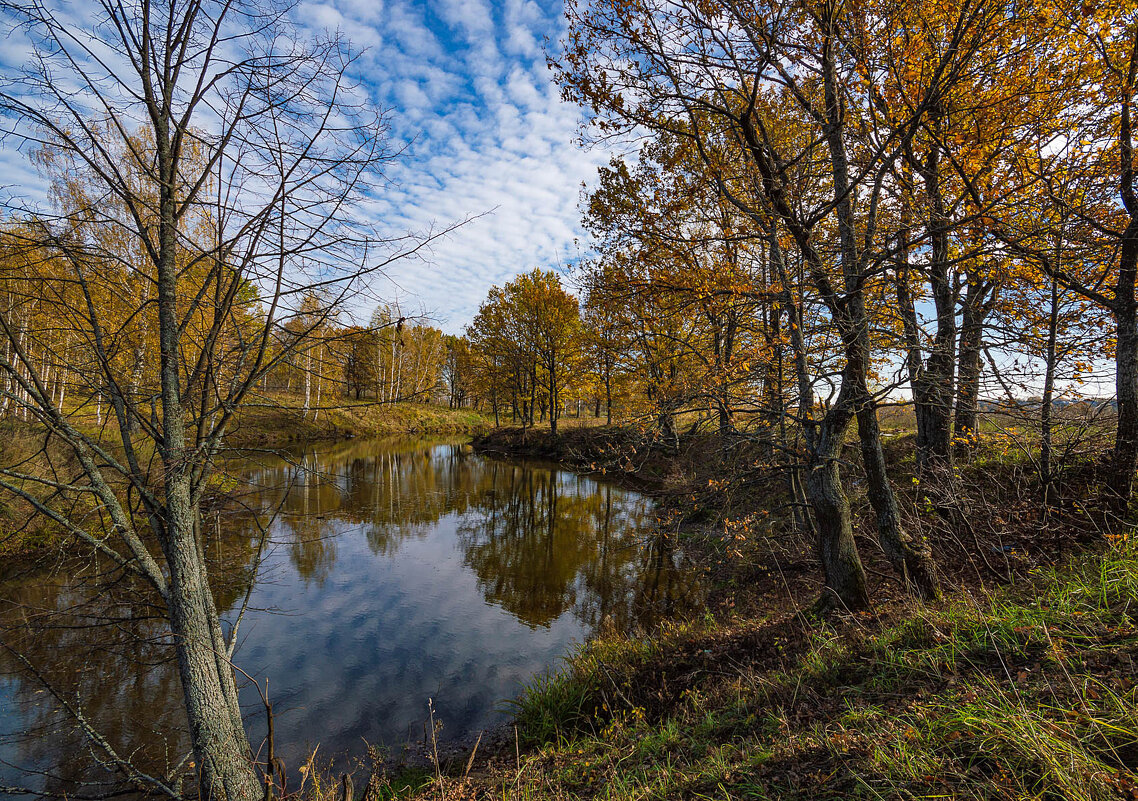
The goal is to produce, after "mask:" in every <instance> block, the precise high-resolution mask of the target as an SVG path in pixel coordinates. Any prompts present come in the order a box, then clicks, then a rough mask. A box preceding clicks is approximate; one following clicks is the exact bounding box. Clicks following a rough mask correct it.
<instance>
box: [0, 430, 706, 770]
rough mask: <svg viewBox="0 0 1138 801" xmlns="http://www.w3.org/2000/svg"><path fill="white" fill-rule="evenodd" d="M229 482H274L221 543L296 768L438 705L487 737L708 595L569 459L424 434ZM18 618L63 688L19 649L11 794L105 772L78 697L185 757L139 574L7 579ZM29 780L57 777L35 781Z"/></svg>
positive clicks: (451, 739)
mask: <svg viewBox="0 0 1138 801" xmlns="http://www.w3.org/2000/svg"><path fill="white" fill-rule="evenodd" d="M227 471H228V472H229V473H230V474H232V475H234V476H241V477H242V478H243V479H246V480H251V481H252V484H253V486H254V487H256V489H255V490H249V491H246V492H244V493H243V494H242V497H241V505H242V506H243V508H242V509H238V510H235V511H228V512H225V513H220V514H216V515H213V516H211V518H210V519H208V520H207V521H206V524H205V528H206V530H207V542H206V549H207V552H208V558H209V559H210V560H211V562H212V563H213V564H212V565H211V569H212V570H213V572H214V574H215V576H217V577H219V580H218V584H219V602H220V605H221V607H222V608H224V609H225V610H227V611H226V613H225V617H226V620H227V622H228V623H231V622H232V621H233V619H235V617H236V613H237V610H238V609H239V608H240V607H241V604H242V601H243V599H244V598H245V596H246V593H248V595H249V607H250V608H249V611H248V612H247V613H246V614H245V616H244V618H243V620H242V623H241V626H240V630H239V635H240V636H239V642H240V645H239V648H238V651H237V654H236V658H235V661H236V664H237V665H238V666H239V667H240V668H241V670H243V671H244V672H245V673H247V674H248V675H249V676H250V677H252V678H253V679H257V680H259V681H260V682H261V684H262V686H263V685H264V680H265V679H266V678H267V679H268V680H269V696H270V698H271V700H272V701H273V704H274V708H275V710H276V712H277V725H276V728H277V750H278V753H279V754H280V755H281V756H282V757H283V758H284V759H285V761H286V764H287V765H288V766H289V767H290V772H291V771H292V770H295V768H296V767H297V766H299V765H300V764H302V763H303V762H304V760H305V759H306V758H307V756H308V754H309V753H310V752H311V749H312V748H313V747H315V746H316V744H317V743H318V744H319V746H320V754H321V755H322V756H325V757H336V758H337V761H338V762H340V763H341V764H343V763H344V762H345V761H346V760H347V759H349V758H351V757H353V756H358V755H361V754H362V753H363V752H364V750H365V748H366V745H365V743H370V744H373V745H379V746H382V747H384V748H386V749H387V751H388V752H389V753H394V754H398V753H400V751H401V750H402V749H404V748H407V747H410V748H411V749H412V750H414V749H415V748H417V747H419V746H420V744H421V743H422V741H423V738H424V733H425V731H426V719H427V714H428V712H427V703H428V699H431V700H432V703H433V705H434V709H435V714H436V720H438V721H441V722H442V727H441V729H440V730H439V732H438V739H439V741H440V742H441V743H443V744H447V743H451V744H455V743H460V742H470V741H471V740H472V739H473V738H474V737H476V736H477V734H478V733H479V732H480V731H484V730H487V729H490V728H491V727H493V726H495V725H496V724H500V723H502V722H503V721H504V720H506V719H508V716H509V713H508V708H507V707H506V705H505V704H504V703H503V701H504V699H508V698H510V697H512V696H514V695H516V694H517V692H518V691H519V689H520V688H521V687H522V685H523V684H524V683H525V682H526V681H528V680H529V679H531V678H533V677H534V676H535V675H537V674H540V673H542V672H543V671H546V670H548V669H549V668H551V667H555V666H556V665H557V663H558V661H559V659H560V658H561V657H562V656H564V655H565V654H566V653H568V652H569V651H570V650H571V649H572V647H573V645H574V644H575V643H579V642H581V641H582V640H584V639H586V638H587V637H588V636H589V635H590V634H592V633H594V632H596V631H598V630H600V629H602V628H609V627H611V628H613V629H615V630H623V631H635V630H638V629H640V628H647V627H649V626H650V625H652V623H653V622H654V621H655V620H658V619H660V618H661V617H662V616H669V615H672V614H677V613H680V612H682V611H684V610H685V609H686V608H689V606H690V605H691V604H692V603H694V601H695V600H696V599H697V596H698V589H697V587H696V585H695V582H694V581H693V580H692V579H691V577H690V576H689V575H688V574H687V573H686V571H685V569H684V565H683V559H682V554H681V553H680V552H679V550H678V549H676V548H672V547H670V546H669V543H668V541H667V540H662V539H661V538H659V537H658V536H654V535H652V534H651V532H650V529H651V524H652V522H653V520H654V516H653V508H652V504H651V502H650V501H649V500H648V499H646V498H644V497H643V496H640V495H638V494H637V493H634V492H630V491H627V490H622V489H619V488H617V487H614V486H611V485H608V484H605V483H601V482H598V481H597V480H595V479H593V478H587V477H582V476H578V475H574V474H572V473H568V472H565V471H562V470H559V469H557V468H556V467H552V466H549V465H540V464H529V463H526V464H522V463H515V462H507V461H500V460H496V459H488V458H484V457H481V456H478V455H475V454H473V453H471V451H470V449H469V446H467V445H464V444H460V443H429V442H424V441H418V440H415V441H398V442H357V443H349V444H347V445H342V446H337V447H324V448H318V449H316V450H308V451H305V452H303V453H297V454H294V455H293V456H291V457H289V458H279V457H275V456H274V457H258V458H255V459H244V460H232V461H231V462H230V463H229V464H228V465H227ZM0 623H2V625H3V630H2V637H3V641H4V642H6V643H9V644H12V645H15V646H16V647H17V648H18V649H20V650H21V651H22V652H23V653H25V654H26V655H27V656H28V658H29V661H30V662H31V663H32V664H33V665H34V666H35V668H36V670H37V671H39V672H40V674H41V677H42V678H43V679H46V680H47V681H49V682H50V683H52V684H53V685H55V686H57V687H59V688H61V689H62V690H63V692H62V693H61V696H62V698H58V697H55V696H53V695H52V694H51V693H50V692H48V691H45V690H44V689H43V684H42V682H40V681H37V680H36V679H35V678H34V677H32V676H31V675H30V669H29V668H28V667H27V666H26V665H24V664H21V663H20V662H18V661H17V660H16V659H15V658H14V657H13V656H12V655H11V654H7V653H3V652H0V673H2V674H3V675H2V676H0V760H3V764H0V785H2V784H7V783H11V782H14V781H17V780H18V781H19V782H20V783H23V784H31V785H33V786H36V785H41V784H44V783H45V782H46V784H47V785H48V786H49V787H52V788H57V789H68V788H69V785H68V782H67V781H66V780H67V779H75V778H79V777H84V778H90V779H95V778H103V777H102V776H101V775H99V774H90V773H89V772H88V771H86V770H85V769H84V766H85V765H88V764H89V763H90V761H91V760H90V756H89V753H88V752H87V748H86V747H85V745H84V743H83V737H82V734H81V733H80V732H78V731H77V730H76V727H75V725H74V723H73V722H72V719H71V718H70V716H69V715H68V714H67V713H66V710H65V709H64V703H65V702H66V703H67V704H69V705H71V706H72V707H73V708H78V709H80V710H81V711H82V713H83V714H84V715H85V716H87V717H88V718H90V719H92V720H95V721H98V723H99V727H100V728H101V729H102V730H103V731H104V732H105V733H106V735H107V736H108V738H109V739H110V740H111V741H112V743H114V745H115V747H116V748H118V749H119V750H120V751H121V752H123V753H128V752H137V753H138V754H140V755H141V758H142V760H143V761H145V762H148V763H149V764H151V765H153V766H154V767H155V769H156V770H161V769H162V768H164V766H166V765H168V764H170V763H174V762H177V761H178V759H180V758H181V757H182V755H183V754H184V752H185V749H186V740H185V736H184V733H183V731H182V727H183V715H182V713H181V709H180V703H181V690H180V687H179V685H178V681H177V675H176V671H175V669H174V666H173V664H172V663H171V661H170V652H169V648H168V646H167V643H166V640H165V638H164V629H163V626H162V624H161V621H160V620H158V619H156V618H155V617H154V613H153V610H151V609H149V608H148V607H147V606H146V604H145V603H144V602H142V601H141V600H140V598H139V597H138V596H137V595H136V594H135V591H134V588H133V587H132V586H131V584H130V582H125V581H122V580H119V579H118V578H117V577H116V576H115V575H114V574H113V573H107V572H106V571H105V569H104V570H100V568H99V567H98V566H93V565H78V566H68V568H66V569H61V570H57V571H55V572H38V573H34V574H28V573H26V572H25V573H24V574H23V575H18V576H13V577H9V578H8V579H7V580H6V581H4V582H3V583H0ZM227 628H228V626H227ZM242 700H243V702H244V703H245V704H246V707H247V712H248V714H247V726H248V729H249V731H250V735H251V738H252V740H253V743H254V745H255V746H256V744H257V743H259V742H260V741H261V739H262V738H263V736H264V728H265V724H264V713H263V711H262V709H261V707H260V702H259V698H258V696H257V693H256V690H255V689H254V688H252V687H251V686H247V687H245V689H244V690H243V696H242ZM13 766H20V767H22V768H33V769H37V770H46V771H49V772H50V773H51V774H52V776H53V777H49V778H47V779H44V778H36V777H32V778H27V777H25V778H22V779H21V778H20V775H19V773H18V772H17V771H16V770H15V768H14V767H13ZM72 789H73V788H72Z"/></svg>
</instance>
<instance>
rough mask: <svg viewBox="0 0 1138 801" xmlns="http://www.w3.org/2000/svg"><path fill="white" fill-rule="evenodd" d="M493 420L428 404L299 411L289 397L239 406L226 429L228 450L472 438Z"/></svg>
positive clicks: (350, 404) (340, 402)
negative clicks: (354, 440) (413, 437)
mask: <svg viewBox="0 0 1138 801" xmlns="http://www.w3.org/2000/svg"><path fill="white" fill-rule="evenodd" d="M492 424H493V421H492V420H490V419H488V418H487V417H485V416H484V415H482V414H481V413H479V412H476V411H474V410H473V409H449V408H447V407H445V406H436V405H434V404H428V403H410V402H404V403H382V404H380V403H375V402H374V401H366V400H365V401H352V400H345V399H337V401H336V403H335V405H334V406H329V407H328V408H323V409H320V410H319V411H315V412H314V411H309V412H307V413H305V412H304V410H303V406H302V400H301V398H299V397H294V396H291V395H279V396H275V395H274V396H272V397H268V398H262V399H259V400H257V401H254V402H251V403H250V404H249V405H247V406H245V407H243V408H242V409H241V410H240V411H239V413H238V415H237V419H236V420H235V421H234V422H233V424H232V425H231V426H230V428H229V432H228V433H227V436H226V444H227V445H229V446H231V447H249V446H256V447H263V446H269V447H272V446H278V445H283V444H286V443H289V442H302V441H308V442H312V441H316V440H335V439H347V438H351V437H382V436H396V435H401V434H473V433H476V432H478V431H482V430H484V429H486V428H487V427H488V426H490V425H492Z"/></svg>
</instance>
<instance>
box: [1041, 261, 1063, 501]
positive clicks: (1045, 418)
mask: <svg viewBox="0 0 1138 801" xmlns="http://www.w3.org/2000/svg"><path fill="white" fill-rule="evenodd" d="M1050 312H1051V313H1050V314H1049V315H1048V317H1047V352H1046V354H1045V355H1046V363H1045V372H1044V374H1043V404H1042V406H1041V407H1040V410H1039V483H1040V485H1041V487H1042V489H1043V505H1044V507H1045V508H1050V507H1051V505H1052V502H1053V501H1054V498H1053V492H1052V490H1053V485H1054V482H1055V477H1054V476H1053V475H1052V467H1051V435H1052V425H1051V412H1052V408H1051V407H1052V404H1053V403H1054V395H1055V370H1056V367H1057V366H1058V364H1057V362H1058V359H1057V358H1056V353H1057V348H1056V346H1057V340H1058V335H1059V282H1058V281H1056V280H1055V278H1051V310H1050Z"/></svg>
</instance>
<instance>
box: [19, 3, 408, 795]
mask: <svg viewBox="0 0 1138 801" xmlns="http://www.w3.org/2000/svg"><path fill="white" fill-rule="evenodd" d="M0 9H2V10H3V14H4V17H5V20H4V21H5V23H6V25H7V27H8V28H9V31H8V33H9V35H10V36H22V37H24V39H25V40H26V41H27V42H28V43H29V53H30V55H29V60H28V62H27V64H26V66H25V68H24V69H23V70H22V71H21V72H20V73H19V74H17V75H9V76H5V81H4V86H3V88H2V89H0V109H2V113H3V115H4V130H5V133H6V136H7V137H8V139H9V141H10V142H13V143H15V144H16V145H18V146H20V147H24V148H28V149H40V151H41V152H42V153H47V154H49V155H50V158H51V159H53V160H55V163H56V165H57V167H58V165H64V166H62V167H58V170H57V172H58V174H65V175H68V176H71V177H75V176H78V184H77V185H79V186H81V190H82V191H74V192H67V193H65V194H66V196H64V194H60V193H56V197H55V202H54V203H53V204H52V205H51V207H50V208H43V207H39V206H33V205H31V204H28V203H24V202H21V201H20V200H18V199H13V198H9V199H8V200H7V201H5V207H6V210H7V212H8V215H9V217H10V218H12V219H17V220H20V221H21V224H20V225H19V226H18V227H17V226H12V227H10V229H9V231H8V233H9V241H8V246H9V247H10V248H12V249H13V250H15V251H18V252H19V253H20V254H22V255H23V256H24V258H25V261H27V262H29V263H31V264H34V265H35V267H36V273H35V277H36V282H35V284H34V285H33V284H32V283H30V282H29V281H27V280H24V281H23V282H22V283H21V282H20V281H15V282H9V283H10V285H11V286H12V287H14V288H13V289H12V292H13V294H14V296H15V297H16V300H14V301H11V302H8V303H6V304H5V306H4V308H3V309H0V338H2V339H3V341H4V344H3V347H2V348H0V354H2V357H0V372H2V373H3V374H4V379H3V381H0V385H3V386H4V387H5V389H4V390H3V396H2V398H0V403H12V404H15V405H17V406H18V407H20V410H21V411H22V412H23V413H25V414H26V416H27V417H29V418H30V419H32V420H35V421H37V422H38V423H40V424H42V425H43V426H44V427H45V428H46V429H47V430H48V431H49V432H50V435H51V436H52V437H53V438H55V439H56V440H57V441H58V442H59V443H60V444H61V445H62V446H63V447H64V448H65V450H66V451H67V452H68V453H69V454H70V456H71V457H73V460H74V463H75V464H76V465H77V468H76V469H77V474H76V475H74V476H73V477H71V478H66V479H65V478H57V479H51V480H49V479H45V478H42V477H37V476H34V475H30V474H25V473H23V472H20V471H19V470H18V469H3V470H0V489H2V490H3V491H5V492H6V493H10V494H11V495H14V496H17V497H19V498H21V499H23V501H25V502H27V503H29V504H31V505H32V506H33V507H35V508H36V509H37V510H38V511H39V512H40V513H42V514H43V515H46V516H48V517H49V518H51V519H52V520H54V521H55V522H56V523H57V524H58V525H60V526H61V527H63V528H64V529H65V530H67V531H68V532H70V533H71V534H73V535H74V536H75V537H77V538H78V539H80V540H82V541H83V542H85V543H87V544H88V545H90V546H91V547H93V548H94V549H95V550H96V551H98V552H99V553H100V554H101V555H102V556H103V557H105V558H108V559H110V560H113V561H114V562H115V563H117V564H119V565H120V566H122V567H123V568H124V569H127V570H129V571H131V572H133V573H134V574H137V576H138V577H139V578H140V580H141V581H142V582H143V583H144V584H146V585H149V587H150V588H151V591H152V592H153V593H154V594H156V595H157V596H160V599H161V602H162V604H163V608H164V610H165V616H166V619H167V622H168V625H169V629H170V632H171V635H172V642H173V646H174V649H175V651H176V656H177V663H178V669H179V674H180V677H181V683H182V689H183V692H184V699H185V706H186V712H187V715H188V722H189V729H190V739H191V742H192V746H193V752H194V759H195V761H196V765H197V770H198V772H199V782H200V788H201V793H202V794H203V795H204V796H206V797H218V798H228V799H231V801H249V800H250V799H254V798H260V797H261V795H262V788H261V786H260V781H261V778H260V777H259V776H258V772H257V770H256V767H255V765H254V761H253V755H252V753H251V749H250V746H249V742H248V739H247V737H246V733H245V730H244V727H243V724H242V718H241V712H240V708H239V706H238V700H237V686H236V682H235V678H234V670H233V666H232V663H231V661H230V660H231V657H232V653H233V648H234V642H233V640H232V637H230V638H229V639H228V640H227V639H226V637H225V636H224V635H223V630H222V624H221V621H220V618H219V615H218V610H217V608H216V606H215V601H214V597H213V595H212V593H211V590H210V581H209V576H208V574H207V569H206V562H205V559H204V557H203V555H202V537H203V533H202V530H201V525H200V516H199V508H200V503H201V500H202V496H203V491H204V490H205V488H206V484H207V481H208V479H209V477H210V473H211V463H212V460H213V459H214V457H215V455H216V453H217V452H218V450H219V448H220V447H221V446H222V445H223V438H224V435H225V433H226V429H227V426H228V425H229V424H230V423H231V421H232V419H233V415H234V412H235V411H236V410H237V409H238V408H239V407H240V406H241V404H242V403H243V401H244V400H245V399H246V396H247V395H249V394H250V392H251V391H253V389H254V387H255V385H256V384H257V382H258V381H259V380H260V379H261V378H262V377H263V376H264V375H265V374H266V373H267V371H269V370H270V369H272V367H273V366H274V365H275V364H277V363H279V362H280V361H281V360H283V359H285V358H288V357H289V355H290V354H289V348H288V346H285V347H281V346H280V344H279V343H281V342H289V341H290V340H289V339H288V338H282V337H280V336H277V334H278V333H279V332H280V331H281V330H282V327H283V325H284V324H285V323H286V322H287V321H289V320H290V319H292V318H294V317H296V316H297V315H299V314H301V313H302V312H305V310H304V309H303V308H302V307H303V304H302V300H303V298H304V297H305V296H306V295H307V294H310V293H312V292H319V293H320V295H321V297H322V298H325V299H326V300H327V301H328V302H327V303H326V304H325V305H324V306H323V307H322V308H324V309H326V311H325V312H323V313H322V314H320V315H316V317H318V318H319V319H310V318H312V317H313V315H311V314H307V316H306V317H305V320H306V321H307V323H308V325H311V326H313V327H315V326H319V325H321V324H322V323H323V322H324V321H325V320H326V319H327V315H329V314H334V313H336V310H337V309H339V308H340V307H342V306H343V304H344V302H345V300H346V299H349V298H353V297H358V293H359V292H360V291H361V289H362V287H361V281H362V279H364V278H366V277H367V276H368V274H369V273H372V272H374V271H377V270H381V269H382V268H383V267H384V265H385V264H387V263H389V262H390V261H391V260H392V259H395V258H399V257H401V256H406V255H409V254H411V253H414V252H416V251H417V250H418V248H420V247H422V245H423V244H424V241H425V239H423V238H419V239H415V238H411V237H408V238H407V239H404V240H399V241H394V242H393V241H387V242H380V241H379V240H377V239H376V238H375V237H374V236H372V235H371V234H370V233H369V231H368V230H367V228H366V226H365V225H363V223H362V222H361V221H360V220H358V219H355V218H354V217H353V213H354V212H353V208H354V201H355V200H356V199H358V198H359V197H360V196H361V195H362V194H363V193H364V192H366V191H367V190H368V189H369V187H371V186H373V185H374V184H375V183H376V181H377V180H378V179H379V177H380V176H381V174H382V169H383V167H384V165H385V164H386V163H387V162H388V161H389V160H390V159H391V158H393V157H394V155H395V154H394V153H393V152H392V151H391V150H390V149H389V147H388V140H387V136H386V124H385V119H384V115H383V114H382V113H381V112H380V111H377V110H376V109H374V108H373V107H371V105H370V104H369V103H368V101H367V99H366V96H365V94H364V93H363V92H362V91H360V90H359V88H358V87H356V86H354V85H353V83H352V82H351V80H350V79H349V78H348V74H349V71H350V69H351V66H352V63H353V58H354V57H353V56H352V54H351V52H350V50H349V48H348V46H347V45H346V43H345V42H344V41H343V40H341V39H340V38H339V37H338V36H328V37H324V38H312V37H310V36H308V35H307V34H306V33H305V32H303V31H299V30H297V29H295V27H294V26H293V24H292V23H291V22H290V20H291V14H292V9H291V8H290V7H287V6H279V5H274V4H271V3H269V2H264V3H234V2H231V0H165V2H162V3H151V2H150V0H101V2H100V3H99V4H98V7H97V14H96V16H95V17H94V18H93V19H91V20H86V19H81V18H80V17H78V16H75V13H76V12H75V10H72V9H68V8H67V7H66V6H64V5H62V4H60V5H48V4H46V3H43V2H39V1H38V0H33V1H32V2H23V0H20V2H3V3H0ZM127 254H133V255H131V256H129V257H128V255H127ZM124 282H134V283H136V284H138V285H140V286H141V287H142V289H143V290H144V291H141V292H138V293H135V294H130V293H127V292H126V291H125V290H124V288H123V287H124ZM35 304H40V305H39V306H35V308H41V307H42V305H43V304H54V309H55V312H56V314H55V315H54V319H56V320H59V319H62V320H66V321H67V327H68V328H69V335H70V336H72V337H74V338H76V341H78V342H79V343H81V344H80V345H79V346H78V347H76V348H72V349H71V350H69V351H67V352H81V353H82V354H83V357H84V359H85V362H84V363H83V364H82V365H80V364H78V363H71V364H62V365H60V366H59V367H60V368H61V369H62V370H63V371H69V372H68V374H69V375H71V377H72V381H73V383H74V384H76V385H77V386H76V388H75V389H74V390H73V393H72V396H71V397H72V403H79V404H80V406H82V405H83V403H87V402H89V403H91V404H99V405H100V410H101V403H102V400H107V401H109V404H110V409H111V417H110V419H111V421H113V425H114V427H115V428H116V429H117V430H116V432H115V434H116V435H115V436H113V437H105V436H101V435H100V434H99V433H97V432H92V431H91V430H90V427H84V426H82V425H79V424H77V422H76V418H75V411H74V407H73V406H65V405H64V404H63V402H62V399H61V397H60V399H59V400H58V402H56V398H57V395H56V394H55V392H54V389H53V385H52V381H51V376H52V375H54V373H52V372H51V371H52V369H53V368H52V366H51V363H49V362H48V361H47V359H46V358H39V354H41V353H46V352H47V351H48V350H49V346H48V342H47V340H46V333H45V331H46V329H44V330H39V331H38V330H37V329H36V328H35V326H34V325H31V326H29V325H28V322H27V321H28V319H29V318H28V313H29V312H30V311H31V310H32V308H33V306H34V305H35ZM305 313H306V312H305ZM21 314H23V316H21ZM140 321H142V322H144V323H145V326H144V327H145V328H146V329H147V330H149V331H150V332H151V336H152V337H153V341H155V342H156V346H155V349H154V350H155V352H156V356H157V360H156V363H154V361H153V360H152V362H151V364H150V365H143V366H142V368H140V367H139V360H138V359H134V358H129V357H128V356H124V353H127V352H128V351H130V348H129V345H130V343H131V342H132V341H133V337H132V336H131V335H130V332H131V331H135V330H137V326H138V324H139V322H140ZM37 335H42V336H43V338H42V339H41V341H40V342H38V343H37V341H36V337H37ZM292 341H303V340H302V339H300V340H297V338H293V340H292ZM128 355H129V354H128ZM146 367H149V369H150V370H151V373H152V374H151V375H149V376H146V375H138V374H137V371H138V370H139V369H144V368H146ZM148 378H149V379H151V380H147V379H148ZM69 409H70V411H69ZM100 417H101V411H100ZM79 497H85V498H90V499H92V500H93V504H94V506H95V507H96V508H97V510H98V514H97V515H95V516H94V518H92V517H90V516H88V517H86V518H80V517H77V516H73V515H71V514H69V512H68V511H67V510H68V509H69V508H71V505H69V504H68V502H67V501H69V500H73V499H75V498H79ZM92 520H93V521H94V522H92ZM95 736H97V734H96V733H94V732H92V737H95ZM95 746H96V748H98V747H99V746H100V744H99V743H98V742H97V741H96V742H95ZM122 763H123V764H119V763H118V762H116V761H115V760H110V761H109V764H112V765H115V766H117V767H116V769H118V770H120V772H121V775H122V778H123V779H124V780H125V781H126V782H127V783H129V784H132V785H134V786H137V787H140V788H141V789H145V790H147V791H159V792H165V793H167V794H174V789H173V788H172V786H171V785H169V784H168V783H166V781H165V780H163V779H161V778H157V777H155V778H152V777H148V776H145V775H143V774H141V773H139V772H138V771H134V770H130V769H128V768H127V767H125V764H126V761H125V760H123V761H122Z"/></svg>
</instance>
